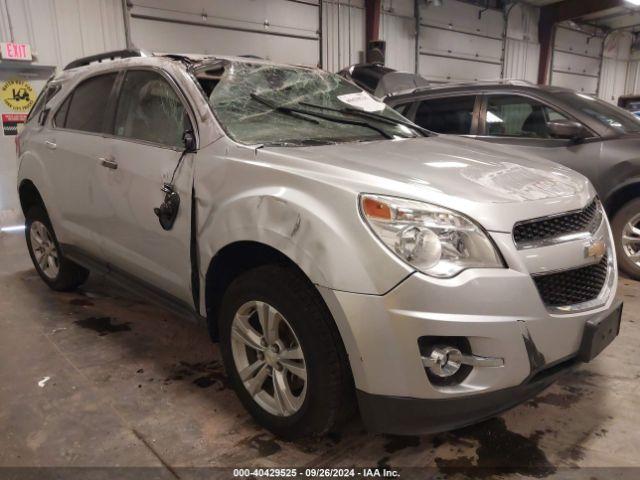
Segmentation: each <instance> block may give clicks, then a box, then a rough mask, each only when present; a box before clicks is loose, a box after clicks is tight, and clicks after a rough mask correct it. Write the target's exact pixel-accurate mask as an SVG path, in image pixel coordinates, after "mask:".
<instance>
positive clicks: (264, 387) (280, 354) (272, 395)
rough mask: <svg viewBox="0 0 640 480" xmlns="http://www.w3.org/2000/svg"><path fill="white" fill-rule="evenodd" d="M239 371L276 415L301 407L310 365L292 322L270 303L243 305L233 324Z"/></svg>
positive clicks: (247, 386) (258, 400)
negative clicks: (307, 362) (306, 360)
mask: <svg viewBox="0 0 640 480" xmlns="http://www.w3.org/2000/svg"><path fill="white" fill-rule="evenodd" d="M231 350H232V353H233V360H234V363H235V367H236V370H237V372H238V375H239V377H240V380H241V381H242V383H243V385H244V387H245V389H246V390H247V392H248V393H249V394H250V395H251V397H252V398H253V400H254V401H255V402H256V403H257V404H258V405H260V407H261V408H263V409H264V410H266V411H267V412H268V413H270V414H272V415H276V416H279V417H288V416H291V415H294V414H295V413H296V412H298V411H299V410H300V408H301V407H302V404H303V403H304V399H305V397H306V393H307V365H306V362H305V358H304V353H303V351H302V346H301V345H300V342H299V340H298V337H297V336H296V334H295V332H294V330H293V328H292V327H291V324H289V322H288V321H287V320H286V319H285V318H284V316H283V315H282V314H281V313H280V312H279V311H278V310H276V309H275V308H274V307H273V306H271V305H269V304H268V303H265V302H261V301H256V300H253V301H250V302H247V303H245V304H243V305H242V306H241V307H240V308H239V309H238V311H237V312H236V314H235V315H234V318H233V323H232V325H231Z"/></svg>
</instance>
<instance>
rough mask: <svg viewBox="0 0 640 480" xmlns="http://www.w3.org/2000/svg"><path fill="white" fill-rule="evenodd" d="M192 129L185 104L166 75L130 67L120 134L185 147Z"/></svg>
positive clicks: (121, 103)
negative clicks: (164, 76)
mask: <svg viewBox="0 0 640 480" xmlns="http://www.w3.org/2000/svg"><path fill="white" fill-rule="evenodd" d="M189 129H191V122H190V121H189V116H188V114H187V111H186V109H185V107H184V104H183V103H182V101H181V100H180V98H179V97H178V95H177V94H176V92H175V90H174V89H173V88H172V87H171V85H169V83H168V82H167V81H166V80H165V79H164V78H163V77H162V75H160V74H158V73H156V72H152V71H150V70H130V71H127V73H126V76H125V79H124V82H123V84H122V91H121V93H120V99H119V101H118V108H117V111H116V120H115V130H114V132H115V135H116V136H119V137H125V138H131V139H136V140H143V141H146V142H152V143H157V144H159V145H166V146H169V147H177V148H181V147H182V146H183V140H182V137H183V134H184V132H185V131H186V130H189Z"/></svg>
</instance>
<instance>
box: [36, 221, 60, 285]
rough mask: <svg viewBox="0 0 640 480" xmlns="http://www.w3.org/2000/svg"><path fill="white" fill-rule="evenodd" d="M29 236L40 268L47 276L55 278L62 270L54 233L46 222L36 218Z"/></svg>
mask: <svg viewBox="0 0 640 480" xmlns="http://www.w3.org/2000/svg"><path fill="white" fill-rule="evenodd" d="M29 237H30V240H31V249H32V250H33V255H34V257H35V259H36V262H37V263H38V266H39V267H40V270H42V273H44V275H45V276H46V277H47V278H49V279H51V280H55V278H56V277H57V276H58V272H59V271H60V256H59V255H58V249H57V247H56V243H55V241H54V240H53V235H52V234H51V232H49V229H48V228H47V226H46V225H45V224H44V223H42V222H40V221H37V220H36V221H34V222H33V223H32V224H31V228H30V229H29Z"/></svg>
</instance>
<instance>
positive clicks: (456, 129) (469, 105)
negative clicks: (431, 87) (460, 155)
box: [415, 95, 476, 135]
mask: <svg viewBox="0 0 640 480" xmlns="http://www.w3.org/2000/svg"><path fill="white" fill-rule="evenodd" d="M475 104H476V96H475V95H470V96H465V97H449V98H434V99H432V100H423V101H422V102H420V104H419V105H418V110H417V111H416V118H415V123H417V124H418V125H420V126H421V127H423V128H426V129H427V130H431V131H432V132H437V133H447V134H452V135H469V134H470V133H471V124H472V123H473V109H474V107H475Z"/></svg>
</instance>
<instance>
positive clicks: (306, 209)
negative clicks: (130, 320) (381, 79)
mask: <svg viewBox="0 0 640 480" xmlns="http://www.w3.org/2000/svg"><path fill="white" fill-rule="evenodd" d="M16 147H17V151H18V152H17V153H18V157H19V178H18V191H19V196H20V200H21V205H22V209H23V211H24V214H25V218H26V241H27V245H28V248H29V252H30V255H31V258H32V260H33V263H34V265H35V268H36V270H37V272H38V274H39V275H40V277H42V280H43V281H44V282H45V283H46V284H47V285H48V286H49V287H51V288H52V289H53V290H57V291H69V290H72V289H75V288H77V287H78V286H80V285H81V284H82V283H83V282H85V280H86V279H87V277H88V275H89V271H90V270H92V271H95V272H101V273H107V274H108V275H110V276H111V277H112V279H113V280H114V281H116V282H118V283H120V284H121V285H123V286H125V287H127V288H129V289H132V290H133V291H134V292H137V293H139V294H142V295H144V296H145V298H147V299H148V300H150V301H153V302H156V303H160V304H163V305H165V306H166V307H168V308H170V309H172V310H173V311H174V312H176V313H177V314H183V315H184V316H188V317H190V318H193V319H195V320H196V321H199V322H202V323H203V324H205V325H206V326H207V328H208V331H209V334H210V336H211V337H212V339H213V340H215V341H219V342H220V348H221V353H222V358H223V361H224V364H225V368H226V371H227V375H228V377H229V381H230V383H231V385H232V386H233V388H234V389H235V391H236V392H237V395H238V397H239V399H240V400H241V402H242V403H243V404H244V406H245V407H246V408H247V410H249V412H250V413H251V414H252V415H253V416H254V417H255V418H256V420H257V421H258V422H259V423H260V424H261V425H263V426H265V427H266V428H268V429H270V430H271V431H273V432H275V433H276V434H278V435H280V436H282V437H285V438H291V437H295V436H302V435H319V434H322V433H324V432H327V431H329V430H330V429H333V428H336V427H337V426H338V425H339V424H340V422H342V421H343V420H345V419H346V418H348V416H349V414H350V412H352V411H353V410H354V407H355V406H356V405H357V406H358V407H359V410H360V414H361V416H362V418H363V420H364V423H365V425H366V426H367V427H368V428H369V429H370V430H372V431H379V432H388V433H396V434H409V433H426V432H436V431H441V430H446V429H452V428H456V427H460V426H464V425H467V424H470V423H474V422H477V421H479V420H482V419H485V418H488V417H491V416H493V415H495V414H497V413H500V412H502V411H504V410H506V409H508V408H510V407H513V406H514V405H516V404H518V403H521V402H522V401H524V400H525V399H528V398H530V397H532V396H534V395H535V394H537V393H538V392H540V391H541V390H543V389H544V388H546V387H547V386H548V385H549V384H550V383H551V382H553V380H554V379H555V378H556V377H557V376H558V375H559V374H560V373H562V372H564V371H565V370H568V369H571V367H573V366H575V365H577V364H578V363H579V362H584V361H589V360H591V359H592V358H594V357H595V356H596V355H597V354H598V353H600V351H601V350H602V349H603V348H604V347H605V346H606V345H607V344H609V343H610V342H611V341H612V340H613V339H614V338H615V336H616V335H617V334H618V330H619V325H620V316H621V310H622V305H621V303H620V302H618V301H616V300H615V298H614V297H615V291H616V284H617V283H616V282H617V273H616V255H615V251H614V246H613V241H612V236H611V231H610V227H609V223H608V220H607V217H606V215H605V214H604V213H603V207H602V205H601V203H600V201H599V200H598V198H597V196H596V194H595V191H594V189H593V187H592V186H591V184H590V183H589V181H588V180H587V179H586V178H585V177H583V176H582V175H580V174H578V173H576V172H574V171H572V170H570V169H568V168H566V167H563V166H560V165H557V164H554V163H551V162H549V161H546V160H542V159H539V158H537V157H535V156H532V155H529V154H526V153H520V152H519V151H518V150H516V149H512V148H509V147H505V146H500V147H497V146H492V145H488V144H481V143H479V142H475V141H473V140H469V139H464V138H458V137H453V136H446V135H436V134H432V133H431V132H429V131H426V130H424V129H422V128H420V127H418V126H416V125H415V124H413V123H411V122H410V121H409V120H407V119H406V118H404V117H402V116H401V115H400V114H399V113H397V112H395V111H394V110H392V109H391V108H390V107H387V106H385V105H384V104H383V103H380V102H379V101H377V100H376V99H374V98H373V97H371V96H370V95H369V94H367V93H365V92H363V91H362V90H360V89H359V88H358V87H356V86H354V85H353V84H351V83H349V82H347V81H346V80H345V79H343V78H341V77H339V76H337V75H334V74H330V73H327V72H324V71H321V70H318V69H314V68H305V67H297V66H287V65H277V64H274V63H270V62H267V61H262V60H260V59H255V58H242V57H238V58H234V57H219V56H195V55H153V54H149V53H146V52H143V51H137V50H125V51H120V52H110V53H107V54H104V55H96V56H93V57H87V58H83V59H80V60H76V61H74V62H72V63H71V64H69V65H68V66H67V67H66V68H65V69H64V71H62V72H61V73H59V74H58V75H57V76H55V77H53V78H52V79H50V81H49V82H48V84H47V85H46V87H45V88H44V90H43V92H42V93H41V95H40V97H39V99H38V101H37V103H36V105H35V106H34V108H33V111H32V112H31V113H30V115H29V117H28V121H27V124H26V127H25V129H24V131H23V132H22V133H21V134H20V136H19V138H18V140H17V143H16Z"/></svg>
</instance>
